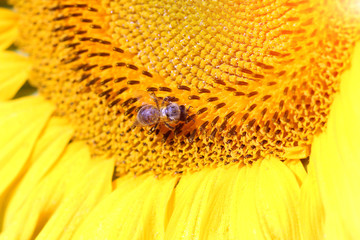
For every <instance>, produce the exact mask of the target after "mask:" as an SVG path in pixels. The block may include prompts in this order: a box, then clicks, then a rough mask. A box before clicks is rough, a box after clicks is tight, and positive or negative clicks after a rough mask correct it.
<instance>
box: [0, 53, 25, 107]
mask: <svg viewBox="0 0 360 240" xmlns="http://www.w3.org/2000/svg"><path fill="white" fill-rule="evenodd" d="M30 68H31V63H30V61H29V59H28V58H26V57H23V56H20V55H19V54H17V53H15V52H9V51H0V72H1V74H0V101H1V100H7V99H11V98H12V97H14V96H15V94H16V93H17V91H18V90H19V89H20V88H21V86H22V85H23V84H24V83H25V81H26V79H27V78H28V75H29V72H30Z"/></svg>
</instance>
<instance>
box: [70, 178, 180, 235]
mask: <svg viewBox="0 0 360 240" xmlns="http://www.w3.org/2000/svg"><path fill="white" fill-rule="evenodd" d="M175 184H176V178H171V179H170V178H169V179H168V178H164V179H156V178H154V176H153V175H144V176H140V177H138V178H135V177H131V176H128V177H123V178H121V179H120V180H119V181H118V183H117V189H116V190H115V191H114V192H112V193H111V194H110V195H109V196H108V197H107V198H106V199H105V200H104V201H102V202H101V203H100V204H99V205H98V206H97V207H96V208H95V209H94V211H93V212H92V213H91V214H90V216H89V218H88V219H86V220H85V221H84V222H83V224H82V225H81V226H80V227H79V229H78V231H77V232H76V234H75V236H74V238H73V239H164V231H165V226H166V224H165V220H166V217H167V214H168V213H167V211H168V203H169V199H170V197H171V194H172V192H173V188H174V186H175Z"/></svg>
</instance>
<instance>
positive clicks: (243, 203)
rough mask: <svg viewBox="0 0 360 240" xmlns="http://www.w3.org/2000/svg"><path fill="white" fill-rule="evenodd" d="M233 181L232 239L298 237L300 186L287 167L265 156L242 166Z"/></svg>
mask: <svg viewBox="0 0 360 240" xmlns="http://www.w3.org/2000/svg"><path fill="white" fill-rule="evenodd" d="M236 181H237V182H238V184H239V187H236V188H235V189H236V192H235V193H234V198H233V203H232V206H233V209H234V212H233V215H234V219H233V220H232V221H233V224H232V228H234V229H235V231H236V233H235V234H236V235H235V239H298V237H299V226H298V209H297V207H298V203H299V191H300V189H299V185H298V183H297V181H296V177H295V176H294V174H293V173H292V172H291V170H290V169H288V168H287V167H286V166H285V165H284V164H283V163H281V162H280V161H279V160H275V159H267V160H263V161H261V162H256V163H255V164H253V166H252V167H249V168H248V169H245V172H244V173H242V174H239V179H238V180H236Z"/></svg>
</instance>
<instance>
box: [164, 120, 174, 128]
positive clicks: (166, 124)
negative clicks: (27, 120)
mask: <svg viewBox="0 0 360 240" xmlns="http://www.w3.org/2000/svg"><path fill="white" fill-rule="evenodd" d="M164 124H165V126H167V127H168V128H169V129H174V127H172V126H170V125H169V124H168V123H166V122H164Z"/></svg>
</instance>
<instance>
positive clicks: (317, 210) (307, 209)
mask: <svg viewBox="0 0 360 240" xmlns="http://www.w3.org/2000/svg"><path fill="white" fill-rule="evenodd" d="M312 165H313V164H312V162H310V164H309V166H308V169H309V175H308V177H307V178H305V179H304V183H303V185H302V187H301V194H300V209H299V221H300V230H301V231H300V234H301V239H303V240H308V239H317V240H320V239H324V237H325V236H324V219H325V213H324V206H323V203H322V200H321V198H320V192H319V187H318V184H317V180H316V178H315V176H314V173H313V166H312Z"/></svg>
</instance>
